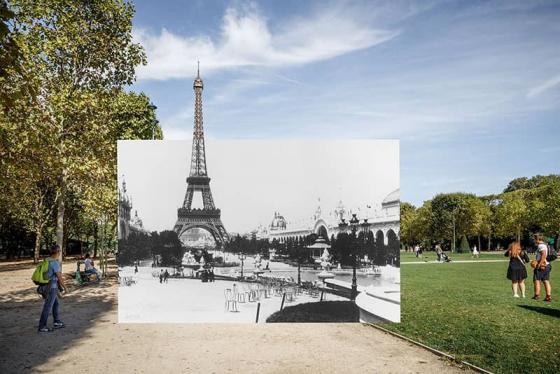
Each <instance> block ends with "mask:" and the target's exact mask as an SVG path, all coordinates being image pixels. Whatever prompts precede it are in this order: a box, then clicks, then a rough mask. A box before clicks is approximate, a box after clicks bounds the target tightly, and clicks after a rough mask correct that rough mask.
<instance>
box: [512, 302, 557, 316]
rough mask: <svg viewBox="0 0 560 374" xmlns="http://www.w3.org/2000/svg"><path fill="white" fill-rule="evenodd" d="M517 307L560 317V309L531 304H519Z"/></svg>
mask: <svg viewBox="0 0 560 374" xmlns="http://www.w3.org/2000/svg"><path fill="white" fill-rule="evenodd" d="M519 307H521V308H523V309H527V310H530V311H532V312H537V313H541V314H544V315H545V316H551V317H556V318H560V309H552V308H545V307H542V306H533V305H519Z"/></svg>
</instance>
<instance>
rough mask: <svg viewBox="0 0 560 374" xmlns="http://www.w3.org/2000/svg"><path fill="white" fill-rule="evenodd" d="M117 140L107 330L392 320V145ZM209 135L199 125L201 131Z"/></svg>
mask: <svg viewBox="0 0 560 374" xmlns="http://www.w3.org/2000/svg"><path fill="white" fill-rule="evenodd" d="M193 88H194V100H195V105H194V110H195V113H194V123H193V124H185V126H189V127H192V129H193V132H192V134H193V135H192V141H188V140H174V141H149V140H148V141H126V140H124V141H119V142H118V173H119V225H118V240H119V241H118V252H117V263H118V265H119V282H120V288H119V296H118V297H119V322H151V323H155V322H162V323H172V322H187V323H188V322H235V323H238V322H248V323H249V322H251V323H254V322H258V323H261V322H262V323H264V322H304V321H306V320H298V318H301V317H299V315H300V314H306V315H309V317H306V318H312V319H313V318H314V320H315V319H316V320H317V321H322V322H359V321H362V322H399V321H400V269H399V200H400V197H399V143H398V141H397V140H219V139H208V140H207V139H205V136H204V125H203V113H202V89H203V83H202V79H201V78H200V75H198V76H197V77H196V79H195V81H194V86H193ZM210 126H211V125H210Z"/></svg>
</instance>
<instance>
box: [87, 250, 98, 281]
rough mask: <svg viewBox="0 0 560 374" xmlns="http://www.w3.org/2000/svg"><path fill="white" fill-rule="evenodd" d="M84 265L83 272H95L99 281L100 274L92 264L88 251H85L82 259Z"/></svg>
mask: <svg viewBox="0 0 560 374" xmlns="http://www.w3.org/2000/svg"><path fill="white" fill-rule="evenodd" d="M84 266H85V273H86V274H95V275H96V276H97V280H98V281H100V280H101V274H99V271H97V269H96V268H94V267H93V266H94V264H93V260H92V259H91V258H90V256H89V253H86V259H85V260H84Z"/></svg>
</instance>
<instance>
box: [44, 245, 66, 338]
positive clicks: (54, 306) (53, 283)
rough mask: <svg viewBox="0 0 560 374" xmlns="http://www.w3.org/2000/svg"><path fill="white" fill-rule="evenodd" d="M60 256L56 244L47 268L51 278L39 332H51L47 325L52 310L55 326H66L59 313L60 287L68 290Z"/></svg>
mask: <svg viewBox="0 0 560 374" xmlns="http://www.w3.org/2000/svg"><path fill="white" fill-rule="evenodd" d="M59 258H60V246H59V245H58V244H55V245H53V246H52V247H51V256H50V257H49V258H48V261H49V267H48V270H47V275H46V278H48V279H49V283H48V285H47V287H48V293H47V298H46V299H45V303H44V304H43V310H42V312H41V318H40V320H39V330H38V331H39V332H50V331H52V329H50V328H48V327H47V322H48V319H49V314H50V313H51V311H52V315H53V319H54V324H53V326H54V328H55V329H59V328H62V327H64V322H62V321H61V320H60V316H59V314H58V289H59V286H60V288H61V289H62V290H63V291H66V286H65V285H64V279H62V269H61V266H60V263H59Z"/></svg>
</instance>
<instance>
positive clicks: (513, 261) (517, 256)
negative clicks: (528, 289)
mask: <svg viewBox="0 0 560 374" xmlns="http://www.w3.org/2000/svg"><path fill="white" fill-rule="evenodd" d="M504 256H506V257H509V266H508V270H507V279H509V280H511V289H512V290H513V297H519V294H518V293H517V289H518V288H519V289H520V290H521V297H523V298H525V279H526V278H527V269H526V268H525V263H526V262H529V256H528V255H527V253H526V252H525V251H524V250H522V249H521V244H519V242H513V243H511V244H510V245H509V248H508V250H507V251H506V253H504Z"/></svg>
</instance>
